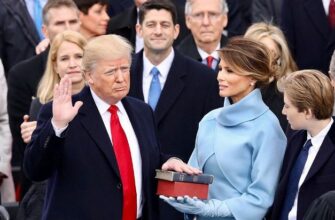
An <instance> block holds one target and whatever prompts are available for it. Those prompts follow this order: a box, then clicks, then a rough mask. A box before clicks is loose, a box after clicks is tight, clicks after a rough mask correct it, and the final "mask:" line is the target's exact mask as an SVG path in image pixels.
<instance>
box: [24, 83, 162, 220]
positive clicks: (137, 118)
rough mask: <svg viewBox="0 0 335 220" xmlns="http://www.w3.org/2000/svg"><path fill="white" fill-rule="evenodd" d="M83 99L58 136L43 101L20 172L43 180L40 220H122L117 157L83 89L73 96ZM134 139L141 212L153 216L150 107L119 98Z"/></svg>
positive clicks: (154, 144) (155, 148) (157, 160)
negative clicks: (139, 162)
mask: <svg viewBox="0 0 335 220" xmlns="http://www.w3.org/2000/svg"><path fill="white" fill-rule="evenodd" d="M77 100H81V101H83V103H84V105H83V106H82V107H81V108H80V109H79V112H78V115H77V116H76V117H75V118H74V119H73V120H72V121H71V122H70V123H69V126H68V128H67V129H66V131H64V132H63V134H62V137H61V138H59V137H57V136H56V135H55V132H54V130H53V128H52V125H51V120H50V119H51V117H52V104H51V103H49V104H46V105H43V107H42V109H41V111H40V115H39V119H38V124H37V129H36V130H35V131H34V133H33V136H32V141H31V143H30V144H29V145H28V146H27V149H26V151H25V158H24V170H25V172H26V174H27V175H28V176H29V178H31V179H32V180H33V181H41V180H46V179H48V186H47V192H46V198H45V204H44V210H43V218H42V219H50V220H52V219H55V220H59V219H64V220H66V219H69V220H70V219H71V220H73V219H78V220H79V219H80V220H85V219H87V220H92V219H99V220H110V219H113V220H121V219H122V185H121V179H120V173H119V169H118V166H117V160H116V156H115V154H114V151H113V146H112V144H111V140H110V138H109V137H108V134H107V131H106V128H105V126H104V123H103V121H102V118H101V116H100V114H99V112H98V109H97V107H96V105H95V102H94V100H93V98H92V95H91V91H90V89H89V88H88V87H86V88H84V89H83V91H82V92H81V93H79V94H78V95H76V96H74V97H73V102H76V101H77ZM122 104H123V105H124V107H125V109H126V111H127V114H128V117H129V119H130V121H131V123H132V126H133V129H134V131H135V134H136V137H137V139H138V143H139V147H140V153H141V158H142V187H143V192H142V193H143V199H144V205H143V213H142V214H143V215H142V218H143V219H145V220H157V218H158V217H157V215H158V197H157V196H156V195H155V190H156V181H155V179H154V176H155V169H158V168H160V166H161V164H162V162H164V161H165V159H166V158H163V156H162V155H161V154H160V149H159V145H158V140H157V135H156V129H155V122H154V116H153V112H152V110H151V108H150V106H148V105H146V104H145V103H143V102H141V101H139V100H136V99H134V98H131V97H126V98H124V99H123V100H122Z"/></svg>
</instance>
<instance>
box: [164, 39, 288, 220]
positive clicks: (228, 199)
mask: <svg viewBox="0 0 335 220" xmlns="http://www.w3.org/2000/svg"><path fill="white" fill-rule="evenodd" d="M220 58H221V61H220V68H221V70H220V72H219V74H218V77H217V79H218V83H219V94H220V96H221V97H225V101H224V106H223V107H222V108H218V109H215V110H213V111H211V112H209V113H208V114H207V115H206V116H205V117H204V118H203V119H202V120H201V122H200V124H199V130H198V133H197V139H196V145H195V149H194V150H193V153H192V155H191V157H190V160H189V164H190V165H191V166H194V167H196V168H198V169H200V170H202V171H203V173H207V174H211V175H214V177H215V179H214V182H213V183H212V184H211V186H210V188H209V193H208V200H199V199H196V198H190V197H188V196H185V197H180V198H177V199H175V198H167V197H162V199H164V200H165V201H166V202H168V203H169V204H170V205H172V206H173V207H175V208H176V209H177V210H179V211H181V212H184V213H186V214H187V215H186V217H187V219H193V217H194V215H195V216H197V219H198V220H210V219H216V220H219V219H220V220H233V219H255V220H261V219H263V218H264V216H265V214H266V212H267V210H268V208H269V207H270V206H271V205H272V202H273V198H274V194H275V189H276V185H277V181H278V178H279V171H280V167H281V164H282V158H283V156H284V152H285V146H286V137H285V134H284V132H283V130H282V129H281V127H280V125H279V122H278V120H277V118H276V116H275V115H274V114H273V113H272V112H271V111H270V110H269V107H268V106H266V104H265V103H264V102H263V100H262V95H261V92H260V88H261V87H263V86H265V85H267V84H268V83H269V79H270V78H271V77H272V76H273V74H274V71H273V70H272V65H271V62H272V60H271V56H270V54H269V50H267V49H266V47H265V46H264V45H263V44H261V43H258V42H256V41H254V40H251V39H247V38H232V39H231V40H230V41H229V42H228V44H227V45H226V46H225V47H224V48H222V49H221V50H220Z"/></svg>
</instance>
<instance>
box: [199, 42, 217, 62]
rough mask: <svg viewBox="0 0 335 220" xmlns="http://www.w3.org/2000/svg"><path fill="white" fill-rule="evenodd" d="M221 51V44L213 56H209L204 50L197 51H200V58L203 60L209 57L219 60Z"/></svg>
mask: <svg viewBox="0 0 335 220" xmlns="http://www.w3.org/2000/svg"><path fill="white" fill-rule="evenodd" d="M219 49H220V43H219V44H218V45H217V46H216V48H215V50H214V51H213V52H212V53H211V54H208V53H207V52H205V51H204V50H203V49H201V48H199V47H197V50H198V52H199V54H200V57H201V60H205V59H206V58H207V57H208V56H212V57H214V58H215V59H216V60H219V58H220V56H219V53H218V50H219Z"/></svg>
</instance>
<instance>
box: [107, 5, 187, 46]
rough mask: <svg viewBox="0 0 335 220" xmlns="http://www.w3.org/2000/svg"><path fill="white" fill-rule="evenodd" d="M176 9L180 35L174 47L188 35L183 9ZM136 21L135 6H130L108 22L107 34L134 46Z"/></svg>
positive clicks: (178, 7)
mask: <svg viewBox="0 0 335 220" xmlns="http://www.w3.org/2000/svg"><path fill="white" fill-rule="evenodd" d="M176 7H177V15H178V16H177V17H178V20H177V22H178V24H179V25H180V33H179V36H178V38H177V39H176V40H175V41H174V45H178V44H179V42H180V41H181V40H182V39H183V38H184V37H185V36H187V35H188V34H189V33H190V32H189V30H188V29H187V28H186V24H185V15H184V8H183V7H182V6H179V5H177V6H176ZM136 21H137V10H136V7H135V6H132V7H130V8H128V9H127V10H125V11H124V12H122V13H120V14H118V15H116V16H115V17H112V18H111V19H110V20H109V23H108V28H107V33H108V34H118V35H121V36H123V37H125V38H126V39H128V40H129V41H130V43H131V44H132V45H133V46H135V43H136V28H135V26H136Z"/></svg>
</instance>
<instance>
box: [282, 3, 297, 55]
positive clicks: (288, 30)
mask: <svg viewBox="0 0 335 220" xmlns="http://www.w3.org/2000/svg"><path fill="white" fill-rule="evenodd" d="M292 2H293V0H283V4H282V10H281V25H280V26H281V29H282V30H283V32H284V35H285V37H286V40H287V43H288V45H289V47H290V50H291V52H292V55H293V56H294V57H295V55H296V53H295V39H294V38H295V37H294V36H295V33H294V30H295V29H296V28H295V27H294V22H293V19H294V18H293V13H294V12H293V11H292V10H293V6H292V5H291V4H292Z"/></svg>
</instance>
